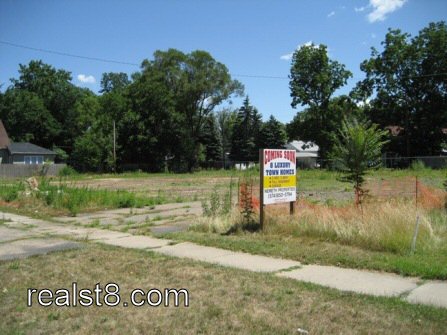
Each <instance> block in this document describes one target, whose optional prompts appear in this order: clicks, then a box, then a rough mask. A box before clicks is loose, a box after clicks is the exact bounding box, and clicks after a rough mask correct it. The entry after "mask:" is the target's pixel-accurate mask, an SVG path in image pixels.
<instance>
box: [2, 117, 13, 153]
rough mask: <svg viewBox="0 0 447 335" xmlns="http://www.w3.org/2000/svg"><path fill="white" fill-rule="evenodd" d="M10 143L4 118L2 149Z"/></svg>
mask: <svg viewBox="0 0 447 335" xmlns="http://www.w3.org/2000/svg"><path fill="white" fill-rule="evenodd" d="M10 143H11V141H10V140H9V137H8V133H7V132H6V129H5V126H4V125H3V122H2V120H0V149H3V148H6V147H7V146H8V145H9V144H10Z"/></svg>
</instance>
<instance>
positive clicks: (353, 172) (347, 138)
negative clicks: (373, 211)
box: [331, 119, 388, 204]
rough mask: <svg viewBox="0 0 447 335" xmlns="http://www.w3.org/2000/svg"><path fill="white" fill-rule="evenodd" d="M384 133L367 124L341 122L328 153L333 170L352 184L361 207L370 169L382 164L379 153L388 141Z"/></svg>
mask: <svg viewBox="0 0 447 335" xmlns="http://www.w3.org/2000/svg"><path fill="white" fill-rule="evenodd" d="M387 134H388V133H387V132H386V131H383V130H379V129H378V127H377V125H371V124H370V123H369V122H367V121H361V122H359V121H357V120H356V119H352V120H351V121H346V120H345V121H343V123H342V127H341V129H340V131H339V133H338V136H334V147H333V150H332V153H331V157H332V159H333V164H334V167H335V168H336V169H338V170H340V171H341V172H342V173H343V174H344V176H343V177H342V180H343V181H347V182H350V183H352V184H353V186H354V191H355V195H356V204H361V202H362V197H363V195H364V193H365V192H364V189H363V184H364V182H365V175H366V173H367V171H368V170H369V169H372V168H377V167H379V166H380V164H381V152H382V147H383V145H384V144H386V143H387V140H385V139H384V138H385V137H386V136H387Z"/></svg>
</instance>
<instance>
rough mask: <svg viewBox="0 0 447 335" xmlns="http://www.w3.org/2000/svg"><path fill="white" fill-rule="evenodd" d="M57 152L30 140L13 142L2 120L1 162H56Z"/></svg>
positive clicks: (0, 122) (0, 129)
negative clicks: (29, 141)
mask: <svg viewBox="0 0 447 335" xmlns="http://www.w3.org/2000/svg"><path fill="white" fill-rule="evenodd" d="M55 157H56V153H55V152H54V151H51V150H48V149H45V148H42V147H39V146H38V145H35V144H32V143H28V142H11V140H10V139H9V137H8V133H7V132H6V129H5V127H4V125H3V122H2V121H1V120H0V164H43V163H44V162H51V163H54V158H55Z"/></svg>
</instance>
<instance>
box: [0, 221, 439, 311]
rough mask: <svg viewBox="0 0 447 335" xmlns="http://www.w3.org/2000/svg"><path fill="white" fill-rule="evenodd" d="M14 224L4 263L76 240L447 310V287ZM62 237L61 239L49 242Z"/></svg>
mask: <svg viewBox="0 0 447 335" xmlns="http://www.w3.org/2000/svg"><path fill="white" fill-rule="evenodd" d="M0 218H3V219H7V220H10V222H6V223H4V225H3V226H0V259H12V258H16V257H23V256H27V255H33V254H39V253H46V252H48V251H52V250H61V249H66V248H73V247H78V245H79V243H76V242H67V241H63V240H60V238H61V237H62V238H63V237H64V236H65V237H67V236H68V237H71V238H72V239H78V240H92V241H94V242H97V243H104V244H108V245H113V246H119V247H124V248H135V249H145V250H152V251H154V252H158V253H161V254H164V255H169V256H173V257H182V258H190V259H193V260H197V261H202V262H207V263H212V264H217V265H222V266H228V267H234V268H239V269H244V270H248V271H256V272H272V273H274V274H275V275H277V276H279V277H283V278H284V277H285V278H291V279H295V280H299V281H305V282H309V283H314V284H318V285H322V286H326V287H331V288H335V289H338V290H341V291H348V292H355V293H361V294H368V295H374V296H385V297H400V298H401V299H403V300H405V301H407V302H409V303H416V304H424V305H432V306H437V307H442V308H447V282H445V281H425V282H422V281H420V280H419V279H418V278H410V277H401V276H398V275H395V274H390V273H380V272H373V271H366V270H353V269H344V268H338V267H334V266H320V265H303V266H302V265H301V264H300V263H299V262H296V261H292V260H285V259H278V258H273V257H266V256H257V255H251V254H247V253H243V252H234V251H229V250H224V249H218V248H212V247H205V246H201V245H197V244H194V243H189V242H182V243H176V242H175V241H171V240H166V239H159V238H154V237H149V236H138V235H131V234H128V233H123V232H116V231H110V230H104V229H97V228H87V227H82V226H73V225H70V224H67V223H65V224H64V223H54V222H47V221H42V220H36V219H31V218H28V217H24V216H20V215H15V214H9V213H0ZM48 235H57V236H58V237H59V239H57V240H55V239H49V238H48Z"/></svg>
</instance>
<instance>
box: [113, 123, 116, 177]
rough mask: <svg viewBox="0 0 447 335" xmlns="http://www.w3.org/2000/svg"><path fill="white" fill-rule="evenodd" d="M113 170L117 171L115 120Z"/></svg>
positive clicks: (114, 130)
mask: <svg viewBox="0 0 447 335" xmlns="http://www.w3.org/2000/svg"><path fill="white" fill-rule="evenodd" d="M113 171H114V172H116V129H115V120H113Z"/></svg>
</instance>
